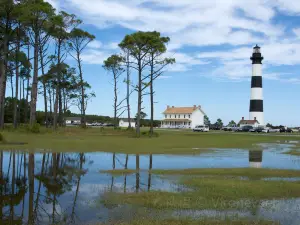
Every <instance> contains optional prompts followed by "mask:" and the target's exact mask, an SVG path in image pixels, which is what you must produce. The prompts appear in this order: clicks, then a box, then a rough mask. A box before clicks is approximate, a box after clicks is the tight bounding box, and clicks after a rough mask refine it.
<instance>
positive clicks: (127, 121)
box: [119, 118, 135, 127]
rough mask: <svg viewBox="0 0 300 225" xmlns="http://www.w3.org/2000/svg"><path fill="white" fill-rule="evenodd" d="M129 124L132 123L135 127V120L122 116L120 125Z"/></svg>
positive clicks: (126, 125) (125, 125)
mask: <svg viewBox="0 0 300 225" xmlns="http://www.w3.org/2000/svg"><path fill="white" fill-rule="evenodd" d="M129 124H130V125H131V127H135V120H134V119H130V122H129V120H128V118H122V119H120V120H119V127H129Z"/></svg>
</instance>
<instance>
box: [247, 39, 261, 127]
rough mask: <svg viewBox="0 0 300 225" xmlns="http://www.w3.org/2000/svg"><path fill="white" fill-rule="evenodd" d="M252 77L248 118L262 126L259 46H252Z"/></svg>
mask: <svg viewBox="0 0 300 225" xmlns="http://www.w3.org/2000/svg"><path fill="white" fill-rule="evenodd" d="M250 59H251V60H252V79H251V99H250V110H249V111H250V118H249V119H250V120H257V121H258V122H259V125H260V126H264V104H263V88H262V61H263V59H264V57H262V55H261V52H260V47H259V46H257V45H256V46H255V47H254V48H253V54H252V57H251V58H250Z"/></svg>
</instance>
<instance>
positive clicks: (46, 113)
mask: <svg viewBox="0 0 300 225" xmlns="http://www.w3.org/2000/svg"><path fill="white" fill-rule="evenodd" d="M40 60H41V61H40V63H41V69H42V76H43V81H42V82H43V92H44V93H43V94H44V110H45V123H46V127H47V128H48V106H47V91H46V80H45V68H44V56H43V47H40Z"/></svg>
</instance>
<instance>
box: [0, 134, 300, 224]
mask: <svg viewBox="0 0 300 225" xmlns="http://www.w3.org/2000/svg"><path fill="white" fill-rule="evenodd" d="M158 133H159V137H155V138H149V137H146V136H144V137H142V138H141V139H137V138H134V137H133V136H134V134H133V133H132V132H128V131H122V130H121V131H113V130H111V129H104V130H100V129H97V128H90V129H87V130H82V129H78V128H66V129H62V130H59V131H58V132H52V131H46V130H44V129H42V130H41V132H40V133H39V134H31V133H26V132H24V131H20V130H19V131H13V130H10V131H8V130H6V131H5V132H3V133H2V134H3V137H4V140H5V141H4V142H2V143H1V144H0V149H2V150H1V151H0V162H1V163H0V174H1V177H0V182H1V183H0V184H1V190H0V207H1V208H2V214H1V215H0V217H1V220H2V221H4V222H5V224H16V223H18V224H28V221H30V222H31V223H32V224H95V225H97V224H101V225H110V224H117V225H131V224H133V225H136V224H142V225H148V224H155V225H161V224H162V225H165V224H171V225H179V224H180V225H185V224H192V225H194V224H200V225H202V224H207V225H214V224H216V225H227V224H233V225H238V224H241V225H248V224H249V225H250V224H251V225H254V224H257V225H260V224H282V225H298V221H300V213H299V212H300V211H299V205H300V158H299V156H297V154H294V153H293V152H294V151H298V150H297V149H298V145H299V141H300V137H299V136H297V135H292V136H290V135H276V134H275V135H264V134H259V135H257V134H235V133H225V132H224V133H221V132H218V133H217V132H211V133H208V134H206V133H205V134H203V133H192V132H188V131H158ZM14 143H24V144H23V145H14ZM253 167H255V168H253Z"/></svg>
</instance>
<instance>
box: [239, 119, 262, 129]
mask: <svg viewBox="0 0 300 225" xmlns="http://www.w3.org/2000/svg"><path fill="white" fill-rule="evenodd" d="M238 124H239V125H240V127H244V126H252V127H259V126H260V124H259V122H258V120H257V119H256V117H254V120H245V118H244V117H242V119H241V120H240V122H239V123H238Z"/></svg>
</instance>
